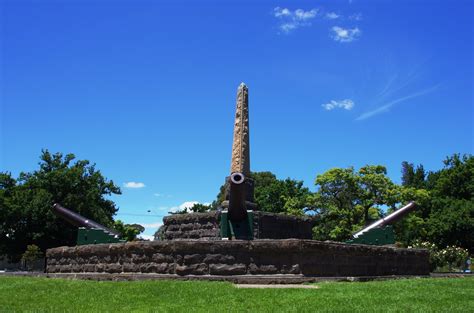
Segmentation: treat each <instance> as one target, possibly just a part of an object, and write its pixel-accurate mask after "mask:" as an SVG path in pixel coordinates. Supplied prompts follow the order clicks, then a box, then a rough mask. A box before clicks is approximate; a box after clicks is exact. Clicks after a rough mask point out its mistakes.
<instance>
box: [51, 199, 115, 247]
mask: <svg viewBox="0 0 474 313" xmlns="http://www.w3.org/2000/svg"><path fill="white" fill-rule="evenodd" d="M51 210H52V211H53V213H54V214H55V215H56V216H58V217H60V218H62V219H63V220H65V221H66V222H68V223H69V224H71V225H73V226H76V227H78V230H77V245H84V244H91V243H113V242H121V240H120V234H119V233H118V232H117V231H115V230H113V229H110V228H107V227H105V226H104V225H102V224H99V223H97V222H95V221H93V220H91V219H88V218H86V217H84V216H82V215H80V214H78V213H76V212H73V211H71V210H69V209H66V208H65V207H63V206H61V205H60V204H58V203H55V204H54V205H53V206H52V207H51Z"/></svg>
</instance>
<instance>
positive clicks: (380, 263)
mask: <svg viewBox="0 0 474 313" xmlns="http://www.w3.org/2000/svg"><path fill="white" fill-rule="evenodd" d="M46 257H47V272H48V273H110V274H113V273H155V274H174V275H179V276H184V275H217V276H219V275H269V274H270V275H271V274H296V275H302V276H320V277H335V276H384V275H428V274H429V264H428V252H427V251H426V250H417V249H409V250H408V249H397V248H389V247H376V246H366V245H350V244H340V243H333V242H319V241H314V240H300V239H285V240H253V241H243V240H242V241H241V240H235V241H205V240H172V241H171V240H170V241H154V242H129V243H118V244H99V245H87V246H76V247H59V248H53V249H49V250H48V251H47V253H46Z"/></svg>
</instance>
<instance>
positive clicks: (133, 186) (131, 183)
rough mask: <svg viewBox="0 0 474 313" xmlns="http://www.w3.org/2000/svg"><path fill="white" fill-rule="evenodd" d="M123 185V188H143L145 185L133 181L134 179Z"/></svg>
mask: <svg viewBox="0 0 474 313" xmlns="http://www.w3.org/2000/svg"><path fill="white" fill-rule="evenodd" d="M123 186H124V187H125V188H135V189H137V188H143V187H145V184H144V183H139V182H134V181H130V182H126V183H124V184H123Z"/></svg>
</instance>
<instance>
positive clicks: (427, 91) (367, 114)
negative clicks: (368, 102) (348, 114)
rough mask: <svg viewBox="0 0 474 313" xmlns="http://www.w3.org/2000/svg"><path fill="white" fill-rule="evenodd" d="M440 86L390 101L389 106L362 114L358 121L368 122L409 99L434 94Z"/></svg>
mask: <svg viewBox="0 0 474 313" xmlns="http://www.w3.org/2000/svg"><path fill="white" fill-rule="evenodd" d="M439 86H440V85H439V84H438V85H435V86H432V87H430V88H427V89H423V90H420V91H418V92H415V93H412V94H410V95H407V96H404V97H400V98H398V99H395V100H393V101H390V102H389V103H387V104H384V105H382V106H380V107H378V108H376V109H375V110H372V111H368V112H365V113H363V114H361V115H360V116H359V117H357V118H356V121H362V120H366V119H368V118H370V117H372V116H374V115H377V114H380V113H384V112H387V111H388V110H389V109H390V108H391V107H392V106H394V105H395V104H398V103H400V102H404V101H407V100H409V99H412V98H415V97H420V96H423V95H426V94H428V93H430V92H433V91H435V90H436V89H438V87H439Z"/></svg>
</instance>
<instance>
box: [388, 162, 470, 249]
mask: <svg viewBox="0 0 474 313" xmlns="http://www.w3.org/2000/svg"><path fill="white" fill-rule="evenodd" d="M402 167H403V170H402V181H403V184H404V185H405V186H411V187H419V188H425V189H421V190H424V191H425V192H426V193H428V195H429V196H428V197H427V199H426V201H423V202H422V203H420V204H421V205H420V206H419V208H418V209H417V211H416V212H414V213H412V214H411V216H410V218H407V219H405V220H404V221H402V222H400V223H399V225H397V227H396V228H395V229H396V232H397V237H398V240H399V241H401V242H403V243H405V244H410V243H411V242H413V241H414V240H416V239H420V240H425V241H429V242H432V243H435V244H436V246H438V247H439V248H443V247H446V246H448V245H454V246H460V247H463V248H466V249H469V250H470V251H471V253H472V252H473V251H474V157H473V156H471V155H464V156H460V155H459V154H454V155H453V156H450V157H448V158H446V160H445V161H444V168H443V169H441V170H439V171H435V172H429V173H428V174H426V173H425V172H424V170H423V167H422V166H421V165H419V166H418V167H417V170H416V171H413V168H414V166H413V164H409V163H407V162H403V164H402ZM418 172H419V174H417V173H418ZM411 173H414V175H412V174H411ZM410 229H411V230H413V231H412V232H409V231H408V232H407V230H410Z"/></svg>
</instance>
